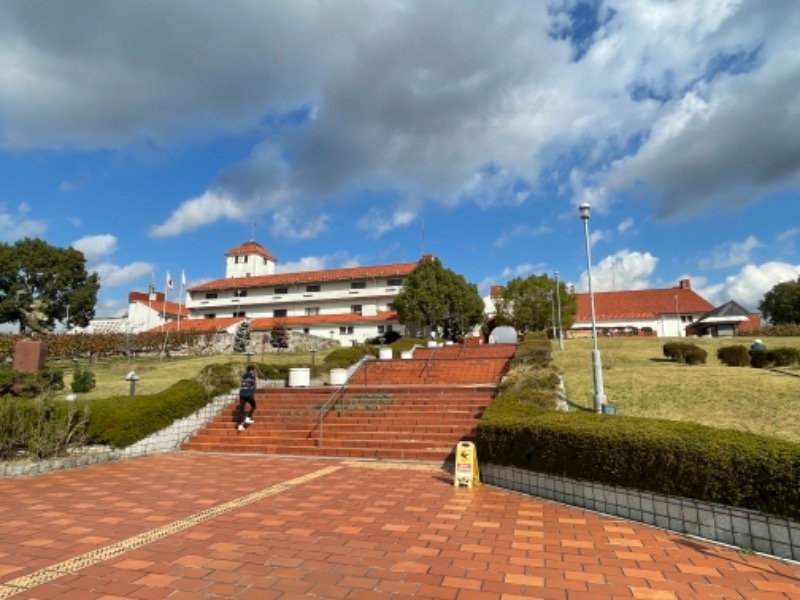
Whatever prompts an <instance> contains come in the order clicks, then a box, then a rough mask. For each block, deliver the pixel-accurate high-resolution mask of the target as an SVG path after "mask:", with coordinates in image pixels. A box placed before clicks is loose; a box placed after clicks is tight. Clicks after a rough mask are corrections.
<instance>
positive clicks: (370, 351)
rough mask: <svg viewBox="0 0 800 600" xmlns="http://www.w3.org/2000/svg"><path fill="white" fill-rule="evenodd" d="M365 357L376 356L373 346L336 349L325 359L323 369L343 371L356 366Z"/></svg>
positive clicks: (376, 352) (375, 349) (376, 351)
mask: <svg viewBox="0 0 800 600" xmlns="http://www.w3.org/2000/svg"><path fill="white" fill-rule="evenodd" d="M367 355H372V356H378V349H377V348H375V347H374V346H353V347H352V348H337V349H336V350H334V351H333V352H331V353H330V354H328V356H326V357H325V361H324V362H325V367H326V368H327V369H344V368H347V367H349V366H351V365H354V364H356V363H357V362H358V361H360V360H361V359H362V358H364V357H365V356H367Z"/></svg>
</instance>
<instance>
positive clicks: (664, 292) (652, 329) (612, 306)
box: [566, 279, 714, 337]
mask: <svg viewBox="0 0 800 600" xmlns="http://www.w3.org/2000/svg"><path fill="white" fill-rule="evenodd" d="M576 297H577V301H578V313H577V315H576V317H575V323H574V324H573V325H572V327H571V328H570V330H569V331H568V332H566V333H567V336H568V337H581V336H584V335H591V327H592V322H591V308H590V298H589V294H588V293H581V294H576ZM713 308H714V306H713V305H712V304H711V303H709V302H708V301H707V300H705V299H704V298H702V297H701V296H700V295H699V294H697V292H695V291H694V290H692V286H691V283H690V281H689V280H688V279H681V281H680V282H679V283H678V285H677V286H676V287H672V288H666V289H652V290H628V291H620V292H595V293H594V309H595V322H596V325H597V328H598V330H600V333H601V334H602V335H656V336H659V337H679V336H685V335H686V328H687V327H688V326H689V325H690V324H691V323H693V322H694V321H696V320H697V319H698V318H700V317H701V316H702V315H704V314H706V313H708V312H709V311H711V310H713Z"/></svg>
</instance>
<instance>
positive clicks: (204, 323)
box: [150, 317, 244, 333]
mask: <svg viewBox="0 0 800 600" xmlns="http://www.w3.org/2000/svg"><path fill="white" fill-rule="evenodd" d="M240 321H244V319H242V318H241V317H217V318H215V319H181V320H180V323H178V321H177V320H174V321H167V322H166V323H164V325H163V326H161V325H159V326H157V327H153V328H151V329H150V331H155V332H159V331H169V332H171V333H174V332H177V331H180V332H182V333H215V332H218V331H223V330H225V329H227V328H228V327H230V326H231V325H235V324H236V323H239V322H240Z"/></svg>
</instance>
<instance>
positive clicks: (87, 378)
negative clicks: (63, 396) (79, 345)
mask: <svg viewBox="0 0 800 600" xmlns="http://www.w3.org/2000/svg"><path fill="white" fill-rule="evenodd" d="M95 385H96V381H95V376H94V373H93V372H92V371H90V370H89V369H84V368H83V367H81V366H80V365H76V366H75V371H74V372H73V373H72V383H71V384H70V389H72V391H73V392H75V393H76V394H85V393H86V392H91V391H92V390H93V389H94V388H95Z"/></svg>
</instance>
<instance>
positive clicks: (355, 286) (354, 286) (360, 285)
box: [350, 281, 367, 290]
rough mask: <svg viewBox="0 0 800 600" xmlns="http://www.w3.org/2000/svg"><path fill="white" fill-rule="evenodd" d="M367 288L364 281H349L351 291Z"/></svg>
mask: <svg viewBox="0 0 800 600" xmlns="http://www.w3.org/2000/svg"><path fill="white" fill-rule="evenodd" d="M366 287H367V282H366V281H351V282H350V289H351V290H363V289H364V288H366Z"/></svg>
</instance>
